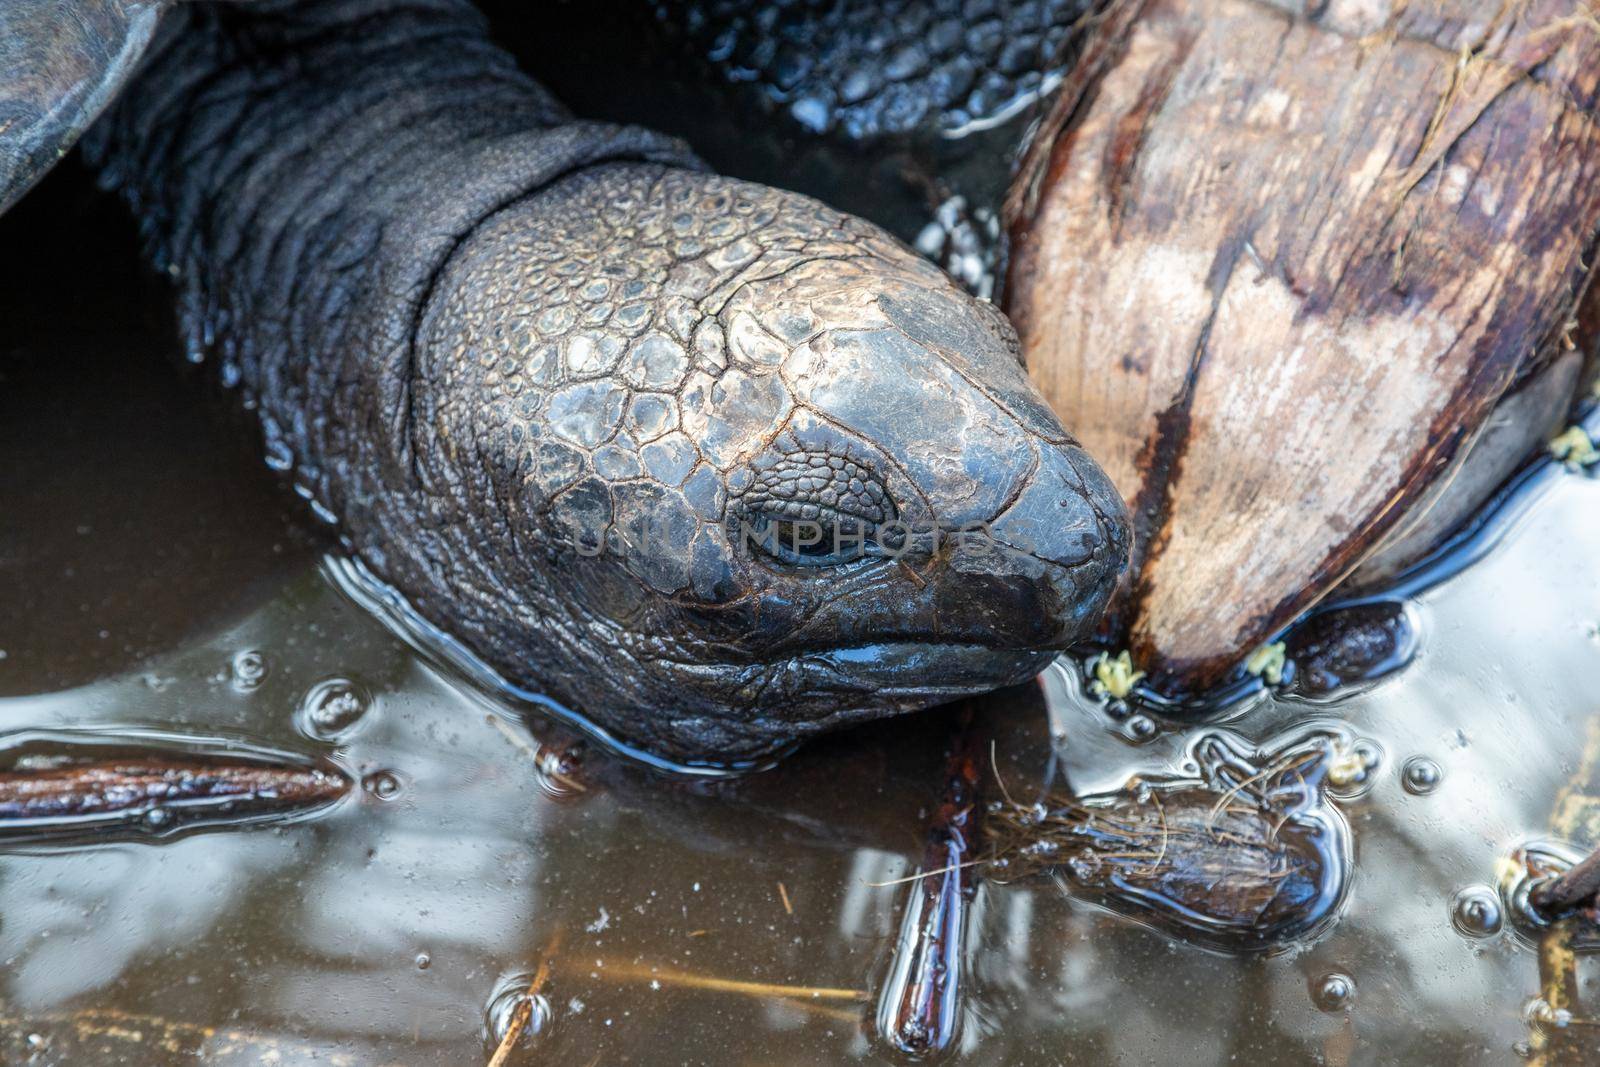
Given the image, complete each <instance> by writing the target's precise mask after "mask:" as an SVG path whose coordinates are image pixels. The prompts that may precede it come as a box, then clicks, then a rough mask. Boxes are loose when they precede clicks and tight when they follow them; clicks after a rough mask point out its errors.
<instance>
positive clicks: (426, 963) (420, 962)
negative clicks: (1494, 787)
mask: <svg viewBox="0 0 1600 1067" xmlns="http://www.w3.org/2000/svg"><path fill="white" fill-rule="evenodd" d="M431 966H433V957H432V956H430V955H428V954H427V953H426V952H419V953H417V970H419V971H425V970H427V969H428V968H429V967H431Z"/></svg>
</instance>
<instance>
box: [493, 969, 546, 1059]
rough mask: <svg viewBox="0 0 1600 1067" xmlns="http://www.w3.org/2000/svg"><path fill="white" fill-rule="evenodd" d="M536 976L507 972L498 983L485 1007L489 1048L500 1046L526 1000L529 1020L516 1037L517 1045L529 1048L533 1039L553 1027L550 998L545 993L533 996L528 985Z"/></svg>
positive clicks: (531, 983)
mask: <svg viewBox="0 0 1600 1067" xmlns="http://www.w3.org/2000/svg"><path fill="white" fill-rule="evenodd" d="M534 981H535V976H533V975H531V974H528V973H526V972H518V973H516V974H508V975H505V976H503V977H502V978H501V979H500V980H499V981H498V982H496V983H495V986H494V992H493V993H492V994H490V996H489V1004H488V1006H487V1007H486V1008H485V1009H484V1041H485V1044H486V1045H487V1047H488V1048H489V1049H490V1050H494V1049H498V1048H499V1047H500V1044H501V1042H503V1041H505V1039H506V1034H508V1033H510V1031H511V1024H512V1022H513V1020H514V1019H515V1018H516V1016H517V1014H518V1010H519V1009H520V1008H522V1006H523V1005H524V1004H526V1005H528V1008H527V1011H528V1021H527V1023H526V1025H524V1027H523V1030H522V1037H521V1038H520V1039H519V1040H518V1041H517V1046H516V1047H518V1048H528V1047H530V1046H531V1045H532V1043H533V1040H534V1039H535V1038H536V1037H538V1036H539V1035H540V1034H542V1033H544V1032H545V1031H546V1030H548V1029H549V1027H550V1022H551V1011H550V1001H549V1000H547V999H545V996H544V994H543V993H534V994H532V995H531V996H530V995H529V993H528V988H529V987H530V986H531V985H533V983H534Z"/></svg>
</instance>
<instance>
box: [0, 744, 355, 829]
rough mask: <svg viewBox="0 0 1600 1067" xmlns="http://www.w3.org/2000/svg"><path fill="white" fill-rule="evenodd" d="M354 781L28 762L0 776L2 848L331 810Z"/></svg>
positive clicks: (113, 763) (218, 763) (115, 762)
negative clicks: (124, 830)
mask: <svg viewBox="0 0 1600 1067" xmlns="http://www.w3.org/2000/svg"><path fill="white" fill-rule="evenodd" d="M349 789H350V780H349V779H348V778H346V777H345V776H344V775H343V774H341V773H339V772H337V771H334V770H331V769H324V768H320V767H311V766H283V765H274V764H270V763H265V762H256V761H245V760H234V761H226V760H221V759H207V758H198V757H194V758H188V757H179V756H169V755H151V756H145V755H141V756H125V757H120V758H104V759H88V760H78V759H71V758H60V759H56V760H45V761H41V760H37V759H35V760H32V761H23V762H22V763H20V764H19V765H18V766H15V767H13V768H11V769H8V770H3V771H0V840H3V839H6V838H17V837H32V836H56V835H63V834H70V833H72V832H74V831H79V830H82V831H93V830H95V829H97V828H101V827H103V826H105V825H106V824H107V822H108V821H109V822H111V823H112V824H120V823H121V821H122V820H121V818H120V817H121V816H137V817H140V818H141V819H142V822H141V825H142V827H143V828H144V829H146V830H150V831H157V832H159V831H166V830H170V829H175V828H177V827H178V826H180V825H184V824H187V823H189V822H192V821H193V820H196V819H206V820H217V819H251V818H257V817H264V816H269V815H286V814H295V813H300V812H306V811H310V810H314V809H317V808H321V807H325V806H327V805H329V804H332V803H333V802H335V801H337V800H338V799H340V798H341V797H343V796H344V795H345V794H346V793H347V792H348V791H349Z"/></svg>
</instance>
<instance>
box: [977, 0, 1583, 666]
mask: <svg viewBox="0 0 1600 1067" xmlns="http://www.w3.org/2000/svg"><path fill="white" fill-rule="evenodd" d="M1591 2H1592V0H1506V2H1504V3H1501V2H1497V0H1496V2H1488V3H1472V2H1470V0H1413V2H1409V3H1408V2H1406V0H1330V2H1328V3H1325V4H1315V5H1313V4H1309V3H1307V4H1304V5H1302V4H1301V3H1298V2H1295V0H1112V3H1111V4H1110V5H1109V6H1108V7H1107V8H1106V9H1105V11H1104V12H1103V13H1102V14H1101V15H1100V16H1099V18H1098V20H1097V22H1096V24H1095V26H1094V27H1093V28H1092V29H1090V30H1089V31H1088V37H1087V38H1086V40H1085V42H1084V45H1083V49H1082V59H1081V61H1080V63H1079V65H1078V66H1077V67H1076V68H1075V70H1074V72H1073V76H1072V77H1071V79H1069V83H1068V84H1067V85H1066V86H1065V87H1064V89H1063V91H1062V93H1061V95H1060V97H1059V99H1058V101H1057V103H1056V105H1055V108H1054V111H1053V113H1052V114H1051V115H1050V116H1049V117H1048V119H1047V120H1046V122H1045V123H1044V124H1043V125H1042V126H1041V130H1040V134H1039V136H1038V137H1037V138H1036V139H1035V141H1034V142H1033V145H1032V147H1031V149H1030V152H1029V154H1028V156H1027V157H1026V158H1025V160H1024V164H1023V167H1022V170H1021V172H1020V173H1019V175H1018V180H1017V183H1016V185H1015V186H1014V187H1013V190H1012V194H1011V197H1010V200H1009V202H1008V206H1007V216H1008V224H1009V227H1010V233H1011V237H1012V255H1011V259H1010V263H1009V268H1008V277H1007V285H1006V290H1007V292H1006V301H1007V305H1008V310H1009V311H1010V313H1011V316H1012V318H1013V320H1014V321H1015V323H1016V325H1017V328H1018V331H1019V333H1020V335H1021V337H1022V343H1023V348H1024V353H1025V358H1026V361H1027V363H1028V367H1029V371H1030V373H1031V374H1032V375H1033V377H1034V379H1035V381H1036V382H1037V383H1038V384H1039V385H1040V387H1041V388H1042V389H1043V391H1044V392H1045V394H1046V396H1047V397H1048V398H1049V400H1050V402H1051V403H1052V405H1053V406H1054V407H1055V410H1056V412H1057V413H1058V414H1059V415H1060V416H1061V417H1062V420H1063V421H1064V422H1065V423H1066V424H1067V425H1068V426H1071V427H1072V428H1073V431H1074V433H1075V434H1077V435H1078V436H1079V437H1080V438H1081V439H1082V441H1083V443H1084V444H1085V445H1086V446H1087V447H1088V448H1089V450H1090V452H1091V453H1093V454H1094V456H1095V457H1096V458H1097V459H1098V460H1099V461H1100V462H1101V463H1102V464H1103V465H1104V467H1105V468H1106V470H1107V471H1108V472H1109V473H1110V475H1111V477H1112V479H1113V480H1114V481H1115V482H1116V484H1117V486H1118V488H1119V489H1120V490H1121V491H1122V493H1123V494H1124V496H1125V498H1126V499H1127V500H1128V502H1129V504H1130V508H1131V511H1132V514H1133V520H1134V524H1135V532H1136V538H1137V543H1136V546H1135V549H1134V559H1133V568H1132V571H1131V575H1130V579H1129V581H1128V583H1127V584H1126V585H1125V587H1124V590H1123V594H1122V596H1121V597H1120V600H1119V605H1118V608H1117V610H1116V611H1114V612H1113V616H1112V621H1111V624H1110V625H1111V628H1112V629H1113V630H1114V631H1115V633H1114V634H1113V635H1112V637H1113V639H1114V640H1117V639H1125V640H1126V641H1127V643H1128V645H1129V647H1130V648H1131V650H1132V652H1133V659H1134V662H1135V664H1136V665H1137V666H1138V667H1140V668H1142V669H1144V670H1146V671H1148V672H1149V675H1150V682H1151V683H1153V684H1155V685H1156V686H1157V688H1160V689H1163V690H1165V691H1167V692H1177V691H1182V690H1184V689H1188V688H1200V687H1205V686H1209V685H1211V684H1214V683H1216V682H1218V681H1219V680H1221V679H1222V678H1224V677H1225V676H1226V675H1227V674H1228V672H1229V671H1230V670H1232V669H1233V668H1235V667H1236V666H1237V665H1238V664H1239V663H1240V662H1241V661H1243V660H1244V659H1245V658H1246V657H1247V656H1248V655H1249V654H1250V653H1251V652H1252V651H1253V650H1254V649H1255V648H1256V647H1257V646H1258V645H1259V644H1261V643H1262V642H1263V641H1264V640H1265V639H1266V638H1268V637H1269V636H1270V635H1271V634H1273V633H1274V632H1276V631H1277V630H1278V629H1280V628H1281V627H1282V626H1283V625H1285V624H1286V623H1287V622H1288V621H1289V620H1290V619H1292V618H1294V617H1295V616H1296V615H1298V614H1299V613H1300V612H1302V611H1304V610H1305V609H1306V608H1307V607H1309V606H1310V605H1311V604H1313V603H1315V602H1316V601H1317V600H1318V599H1319V598H1320V597H1321V596H1323V595H1324V594H1325V593H1326V592H1327V591H1328V590H1329V589H1331V588H1332V587H1333V586H1334V585H1335V584H1336V583H1338V582H1339V581H1340V580H1341V579H1342V578H1343V577H1345V576H1346V575H1347V574H1349V573H1350V572H1351V571H1352V569H1354V568H1356V567H1357V566H1358V565H1359V564H1361V562H1362V561H1363V560H1364V559H1365V558H1367V557H1368V556H1369V555H1371V554H1372V553H1373V552H1374V551H1375V550H1377V549H1379V548H1381V547H1382V543H1383V542H1384V541H1385V539H1386V538H1399V537H1402V536H1403V535H1404V534H1405V533H1406V532H1407V531H1408V529H1410V528H1421V527H1419V523H1421V522H1422V520H1423V518H1424V517H1425V516H1426V514H1427V513H1429V512H1430V511H1434V510H1435V508H1436V507H1446V506H1447V505H1448V506H1452V507H1456V508H1458V509H1459V508H1460V503H1459V501H1457V502H1455V503H1454V504H1451V503H1450V501H1449V498H1450V496H1451V493H1450V491H1449V489H1448V487H1449V486H1451V484H1452V481H1453V480H1455V477H1456V475H1457V474H1458V473H1460V472H1461V471H1462V470H1463V464H1464V461H1465V460H1466V458H1467V457H1468V454H1469V452H1475V451H1476V450H1475V448H1474V445H1475V442H1478V441H1479V440H1480V439H1482V440H1484V441H1485V442H1486V443H1485V445H1484V447H1485V448H1487V449H1490V450H1491V451H1493V452H1494V453H1495V454H1494V455H1493V456H1489V457H1487V458H1485V457H1483V455H1482V454H1481V453H1480V454H1479V455H1478V457H1477V458H1475V459H1474V460H1473V463H1472V465H1471V467H1470V468H1467V474H1466V475H1464V476H1463V477H1462V478H1461V479H1459V482H1458V485H1466V486H1469V491H1470V492H1480V493H1487V492H1488V491H1489V490H1491V489H1492V488H1493V482H1494V481H1495V480H1496V477H1497V476H1496V474H1495V472H1496V471H1497V470H1498V469H1500V467H1501V466H1504V463H1505V456H1506V455H1513V456H1514V455H1515V454H1516V453H1517V452H1518V451H1519V450H1525V449H1526V447H1527V445H1528V442H1529V441H1530V440H1537V439H1538V437H1539V436H1540V435H1542V434H1544V433H1546V432H1547V431H1548V428H1549V426H1548V424H1549V423H1550V420H1551V419H1554V418H1559V416H1560V414H1561V409H1563V408H1564V406H1565V404H1566V402H1567V400H1568V399H1569V396H1570V389H1571V384H1570V383H1571V382H1572V381H1574V380H1576V378H1577V374H1576V369H1575V368H1576V365H1577V363H1578V362H1580V361H1579V359H1578V356H1577V353H1575V352H1573V351H1572V350H1571V346H1572V339H1573V336H1572V335H1573V330H1574V328H1575V327H1574V322H1575V317H1576V308H1577V305H1578V301H1579V300H1580V298H1581V297H1582V296H1583V294H1584V291H1585V288H1586V286H1587V284H1588V280H1589V275H1590V266H1591V265H1592V262H1593V252H1594V250H1595V249H1594V246H1595V243H1596V234H1597V232H1600V126H1597V123H1596V113H1597V107H1596V103H1597V98H1600V21H1597V19H1596V17H1595V11H1594V8H1593V7H1592V6H1590V4H1591ZM1550 375H1555V376H1556V377H1555V378H1550V377H1548V376H1550ZM1563 381H1564V382H1566V383H1567V384H1565V385H1563V384H1561V383H1562V382H1563ZM1552 382H1553V383H1554V384H1551V383H1552ZM1535 386H1538V387H1537V388H1535ZM1513 396H1514V397H1517V398H1520V400H1519V405H1520V406H1518V407H1516V408H1514V409H1508V411H1514V412H1515V414H1516V418H1515V419H1509V420H1500V423H1497V424H1494V425H1498V426H1499V427H1500V430H1501V432H1498V433H1495V434H1489V433H1487V432H1486V431H1487V430H1488V428H1489V427H1490V426H1491V415H1492V413H1493V412H1495V411H1496V409H1497V405H1499V404H1500V403H1501V402H1502V400H1508V399H1509V398H1511V397H1513ZM1506 425H1513V428H1516V427H1520V428H1521V432H1517V433H1508V432H1504V430H1505V426H1506ZM1482 483H1488V484H1487V485H1484V484H1482ZM1389 565H1390V566H1393V565H1394V562H1393V561H1390V563H1389Z"/></svg>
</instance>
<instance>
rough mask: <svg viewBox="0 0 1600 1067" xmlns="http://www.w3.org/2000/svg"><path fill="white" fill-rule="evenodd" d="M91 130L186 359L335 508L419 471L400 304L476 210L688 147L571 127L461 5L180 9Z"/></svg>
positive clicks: (421, 290) (370, 2)
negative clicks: (240, 402) (157, 274)
mask: <svg viewBox="0 0 1600 1067" xmlns="http://www.w3.org/2000/svg"><path fill="white" fill-rule="evenodd" d="M85 147H86V152H87V155H88V157H89V159H90V162H91V163H92V164H94V165H96V166H98V167H99V168H100V173H101V179H102V183H103V184H104V185H106V186H107V187H110V188H114V189H116V190H118V191H119V192H120V193H121V194H122V195H123V196H124V197H125V198H126V199H127V200H128V202H129V203H130V204H131V205H132V206H133V208H134V210H135V211H136V212H137V213H138V214H139V216H140V217H141V220H142V223H143V230H144V235H145V241H146V249H147V252H148V255H149V256H150V258H151V260H152V262H153V263H154V264H155V265H156V266H157V267H158V269H160V270H162V271H164V272H165V273H167V274H169V275H171V276H172V277H173V278H174V280H175V281H176V284H177V286H178V289H179V324H180V329H181V332H182V338H183V343H184V349H185V352H186V354H187V355H188V358H189V359H191V360H193V361H195V362H209V363H212V364H213V365H215V366H216V367H217V373H218V374H219V376H220V378H221V380H222V382H223V383H224V384H225V385H227V386H229V387H237V388H238V389H239V390H240V391H241V392H242V394H243V398H244V400H245V402H246V403H247V404H248V405H250V406H253V407H255V408H256V409H257V411H258V412H259V414H260V418H261V422H262V427H263V431H264V433H265V436H266V437H267V441H268V450H269V455H276V456H277V457H278V458H279V459H280V460H281V461H282V462H283V463H284V464H285V465H287V464H289V463H293V464H294V465H295V466H296V467H297V468H298V470H297V478H298V480H299V481H301V482H302V483H303V484H304V486H305V488H306V490H307V491H308V492H309V494H310V495H311V496H312V497H313V498H314V499H315V500H316V501H318V502H319V503H321V504H322V505H323V506H325V507H326V508H328V509H329V510H330V511H332V512H334V513H335V514H341V515H343V514H347V513H348V511H349V508H348V507H347V506H346V505H347V504H348V502H349V498H350V497H351V496H352V495H355V496H357V497H359V496H363V495H371V494H373V493H375V492H376V493H382V492H385V491H393V490H395V489H397V488H404V487H405V486H406V484H407V479H408V478H409V477H410V475H411V474H412V472H413V468H414V464H413V462H412V456H411V455H410V454H409V453H410V450H411V447H412V446H411V442H410V439H409V433H410V425H411V417H410V387H411V376H412V373H413V369H414V367H413V362H412V345H413V336H414V332H415V329H416V324H417V319H418V316H419V314H420V309H421V307H422V306H423V304H424V302H425V300H426V297H427V294H428V292H429V290H430V288H431V286H432V284H433V280H434V279H435V278H436V277H437V275H438V273H439V271H440V270H441V269H442V267H443V265H444V264H445V262H446V261H447V260H448V258H449V256H450V254H451V252H452V251H453V250H454V248H455V247H456V246H458V245H459V244H460V242H461V241H462V240H464V239H465V238H466V237H467V236H468V235H470V233H471V232H472V230H473V229H474V227H476V226H477V225H478V223H479V222H480V221H481V220H483V219H484V218H486V217H488V216H489V215H491V214H493V213H494V212H496V211H497V210H499V209H500V208H502V207H504V206H505V205H506V204H508V203H511V202H513V201H515V200H518V199H521V198H523V197H526V196H529V195H532V194H534V193H536V192H537V191H538V190H539V189H541V188H543V187H544V186H545V185H547V184H548V183H549V182H550V181H552V180H553V179H555V178H556V177H559V176H560V175H561V174H564V173H567V172H569V171H571V170H574V169H577V168H581V167H584V166H587V165H590V164H592V163H595V162H598V161H601V160H606V159H627V158H631V159H660V160H670V161H674V162H685V161H688V159H689V157H688V154H687V152H686V151H685V150H684V149H682V148H681V146H679V145H678V144H677V143H676V142H672V141H670V140H668V139H666V138H661V137H658V136H656V135H652V134H649V133H647V132H645V131H641V130H634V129H628V128H615V127H603V126H596V125H591V124H586V123H577V122H573V121H572V120H571V118H570V116H569V115H568V114H567V113H566V111H565V110H564V109H563V108H562V107H561V106H560V105H559V104H558V103H556V101H555V100H554V99H553V98H552V97H551V96H550V95H549V94H548V93H547V92H545V90H544V89H542V88H541V87H540V86H539V85H538V84H537V83H535V82H534V81H533V80H532V79H530V78H529V77H528V76H527V75H525V74H523V73H522V72H521V71H519V70H518V69H517V67H516V65H515V63H514V62H513V61H512V59H511V57H510V56H509V55H507V54H506V53H505V52H503V51H501V50H500V49H499V48H497V47H496V46H495V45H494V44H492V43H491V42H490V41H489V39H488V37H487V30H486V25H485V22H484V20H483V18H482V16H481V15H480V14H479V13H478V12H477V11H476V10H475V9H474V8H472V7H471V6H470V5H469V4H468V3H466V2H465V0H400V2H396V0H310V2H306V0H296V2H294V3H292V4H291V3H280V2H276V0H269V2H268V3H266V4H265V5H262V4H251V5H247V6H243V7H233V6H231V5H225V4H196V5H193V6H187V5H186V6H184V7H182V8H180V9H178V10H176V11H175V12H173V13H172V15H171V16H170V17H169V20H168V22H167V23H166V24H164V25H163V26H162V28H161V30H160V31H159V33H158V37H157V40H156V42H155V43H154V45H153V46H152V49H151V54H150V57H149V59H148V61H147V63H146V66H145V68H144V69H143V71H142V72H141V73H140V75H139V76H138V77H137V78H136V79H135V81H134V84H133V85H132V86H131V87H130V89H129V90H128V92H127V93H126V94H125V95H124V97H123V99H122V100H121V102H120V103H119V104H118V106H117V107H116V108H115V109H114V110H113V111H112V112H111V113H110V114H109V115H108V116H107V117H106V118H105V119H104V120H102V122H101V123H100V124H99V125H98V126H97V127H96V129H95V130H94V131H92V132H91V134H90V136H89V137H87V138H86V139H85ZM374 478H377V479H379V481H378V483H377V484H374V483H373V479H374Z"/></svg>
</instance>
